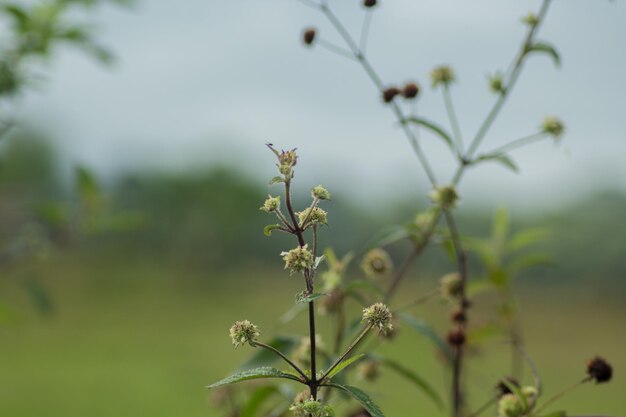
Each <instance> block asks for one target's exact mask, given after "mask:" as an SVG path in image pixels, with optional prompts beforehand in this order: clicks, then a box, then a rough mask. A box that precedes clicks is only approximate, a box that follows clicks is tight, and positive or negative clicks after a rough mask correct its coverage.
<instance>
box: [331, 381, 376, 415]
mask: <svg viewBox="0 0 626 417" xmlns="http://www.w3.org/2000/svg"><path fill="white" fill-rule="evenodd" d="M328 386H330V387H333V388H337V389H339V390H341V391H343V392H345V393H346V394H348V395H350V396H351V397H352V398H354V399H355V400H357V401H358V402H359V404H361V405H362V406H363V408H365V409H366V410H367V412H368V413H370V414H371V415H372V417H385V415H384V414H383V412H382V410H381V409H380V408H379V407H378V406H377V405H376V404H375V403H374V401H372V399H371V398H370V397H369V395H367V394H366V393H365V392H364V391H362V390H360V389H358V388H356V387H353V386H350V385H339V384H328Z"/></svg>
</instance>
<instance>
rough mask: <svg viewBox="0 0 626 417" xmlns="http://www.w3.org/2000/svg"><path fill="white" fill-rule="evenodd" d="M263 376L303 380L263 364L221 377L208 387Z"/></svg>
mask: <svg viewBox="0 0 626 417" xmlns="http://www.w3.org/2000/svg"><path fill="white" fill-rule="evenodd" d="M263 378H284V379H291V380H292V381H298V382H301V381H300V380H299V379H298V378H297V377H295V376H294V375H292V374H289V373H286V372H283V371H279V370H278V369H276V368H272V367H269V366H263V367H261V368H254V369H249V370H247V371H242V372H238V373H236V374H233V375H230V376H228V377H226V378H224V379H221V380H219V381H217V382H215V383H213V384H211V385H208V386H207V388H209V389H212V388H217V387H221V386H223V385H229V384H235V383H237V382H242V381H248V380H251V379H263Z"/></svg>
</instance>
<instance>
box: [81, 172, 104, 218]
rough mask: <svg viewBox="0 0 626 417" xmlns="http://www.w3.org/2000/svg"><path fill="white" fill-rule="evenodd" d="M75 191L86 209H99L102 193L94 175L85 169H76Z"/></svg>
mask: <svg viewBox="0 0 626 417" xmlns="http://www.w3.org/2000/svg"><path fill="white" fill-rule="evenodd" d="M76 191H77V193H78V195H79V197H80V199H81V201H82V203H83V204H84V205H85V207H86V208H88V209H90V210H96V209H99V208H100V206H101V205H102V192H101V190H100V186H99V185H98V183H97V181H96V178H95V177H94V175H93V174H92V173H91V172H90V171H89V170H88V169H87V168H85V167H80V166H79V167H76Z"/></svg>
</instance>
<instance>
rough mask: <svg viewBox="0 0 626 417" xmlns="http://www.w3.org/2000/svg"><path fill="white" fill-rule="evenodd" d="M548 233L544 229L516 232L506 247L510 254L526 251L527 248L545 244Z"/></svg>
mask: <svg viewBox="0 0 626 417" xmlns="http://www.w3.org/2000/svg"><path fill="white" fill-rule="evenodd" d="M549 236H550V232H549V231H548V230H547V229H545V228H539V227H537V228H532V229H526V230H522V231H519V232H517V233H516V234H515V235H513V237H512V238H511V240H510V241H509V243H508V245H507V249H508V250H509V251H510V252H515V251H518V250H522V249H526V248H527V247H529V246H532V245H535V244H538V243H542V242H545V241H546V240H547V239H548V237H549Z"/></svg>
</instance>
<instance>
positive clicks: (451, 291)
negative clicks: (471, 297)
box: [439, 272, 463, 300]
mask: <svg viewBox="0 0 626 417" xmlns="http://www.w3.org/2000/svg"><path fill="white" fill-rule="evenodd" d="M439 288H440V290H441V296H442V297H443V298H446V299H449V300H453V299H456V298H458V297H460V296H461V295H462V293H463V280H462V279H461V274H459V273H458V272H450V273H448V274H446V275H444V276H442V277H441V279H440V280H439Z"/></svg>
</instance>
